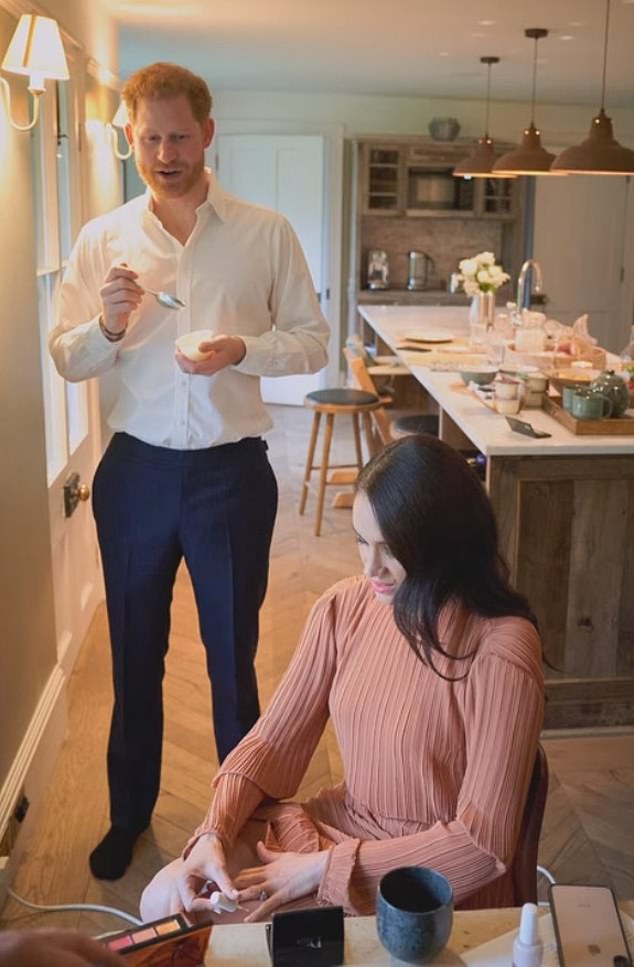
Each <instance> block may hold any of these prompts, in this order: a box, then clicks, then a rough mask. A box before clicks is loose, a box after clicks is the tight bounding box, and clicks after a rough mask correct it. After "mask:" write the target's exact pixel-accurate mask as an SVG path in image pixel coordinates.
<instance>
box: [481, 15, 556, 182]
mask: <svg viewBox="0 0 634 967" xmlns="http://www.w3.org/2000/svg"><path fill="white" fill-rule="evenodd" d="M524 36H525V37H529V38H530V39H531V40H534V41H535V49H534V53H533V91H532V95H531V123H530V124H529V126H528V127H527V128H524V131H523V134H522V141H521V143H520V145H519V147H518V148H513V149H512V150H511V151H507V152H506V154H503V155H502V157H501V158H498V160H497V161H496V162H495V164H494V165H493V174H494V175H497V174H510V175H551V174H565V172H563V171H561V172H559V171H558V172H552V171H551V170H550V166H551V164H552V163H553V161H554V160H555V155H554V154H551V153H550V151H546V149H545V148H544V147H542V141H541V135H540V131H539V129H538V128H536V127H535V82H536V78H537V42H538V41H539V40H541V38H542V37H547V36H548V31H547V30H546V29H545V28H544V27H528V28H527V29H526V30H525V31H524Z"/></svg>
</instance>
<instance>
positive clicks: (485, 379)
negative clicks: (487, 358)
mask: <svg viewBox="0 0 634 967" xmlns="http://www.w3.org/2000/svg"><path fill="white" fill-rule="evenodd" d="M497 372H498V370H497V367H496V366H482V367H480V368H479V369H461V370H460V378H461V379H462V382H463V383H464V384H465V386H468V385H469V383H476V385H477V386H488V385H489V383H492V382H493V380H494V379H495V377H496V375H497Z"/></svg>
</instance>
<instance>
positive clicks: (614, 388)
mask: <svg viewBox="0 0 634 967" xmlns="http://www.w3.org/2000/svg"><path fill="white" fill-rule="evenodd" d="M590 390H591V391H592V392H596V393H600V394H601V395H602V396H607V398H608V399H609V400H610V402H611V403H612V412H611V413H610V416H612V417H615V416H623V414H624V413H625V411H626V409H627V408H628V406H629V405H630V394H629V390H628V388H627V384H626V383H625V381H624V380H623V378H622V377H621V376H619V375H617V373H615V372H614V370H613V369H607V370H606V371H605V372H603V373H599V375H598V376H597V378H596V379H593V380H592V382H591V383H590Z"/></svg>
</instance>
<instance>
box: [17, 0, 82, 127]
mask: <svg viewBox="0 0 634 967" xmlns="http://www.w3.org/2000/svg"><path fill="white" fill-rule="evenodd" d="M2 70H5V71H9V72H10V73H11V74H25V75H27V76H28V78H29V87H28V90H29V93H30V94H31V97H32V98H33V118H32V120H31V121H30V122H29V123H28V124H18V123H17V122H16V121H14V120H13V118H12V117H11V88H10V87H9V84H8V81H6V80H5V78H4V77H0V88H1V89H2V90H3V91H4V93H5V97H6V99H7V112H8V115H9V121H10V123H11V125H12V126H13V127H14V128H15V129H16V130H17V131H30V130H31V128H34V127H35V125H36V124H37V119H38V117H39V113H40V102H39V99H40V96H41V95H42V94H43V93H44V91H45V90H46V86H45V80H47V79H48V80H55V81H67V80H68V78H69V73H68V64H67V63H66V55H65V54H64V46H63V44H62V38H61V37H60V34H59V27H58V26H57V23H56V22H55V20H52V19H51V18H50V17H38V16H35V15H34V14H28V13H25V14H22V16H21V17H20V19H19V21H18V25H17V27H16V28H15V32H14V34H13V37H12V38H11V40H10V42H9V46H8V48H7V52H6V54H5V55H4V60H3V61H2Z"/></svg>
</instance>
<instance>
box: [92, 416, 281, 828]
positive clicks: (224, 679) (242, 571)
mask: <svg viewBox="0 0 634 967" xmlns="http://www.w3.org/2000/svg"><path fill="white" fill-rule="evenodd" d="M266 450H267V446H266V443H264V441H263V440H261V439H251V438H249V439H245V440H241V441H240V442H239V443H230V444H226V445H224V446H218V447H210V448H208V449H205V450H184V451H183V450H170V449H167V448H164V447H155V446H150V445H149V444H147V443H142V442H141V441H140V440H137V439H135V438H134V437H131V436H128V435H127V434H125V433H117V434H115V435H114V437H113V438H112V440H111V442H110V444H109V446H108V448H107V450H106V452H105V454H104V456H103V458H102V460H101V463H100V464H99V467H98V468H97V473H96V475H95V480H94V485H93V510H94V514H95V520H96V523H97V534H98V538H99V546H100V549H101V555H102V566H103V572H104V578H105V585H106V603H107V609H108V621H109V625H110V638H111V645H112V667H113V683H114V710H113V715H112V724H111V729H110V739H109V743H108V782H109V787H110V816H111V822H112V824H113V825H114V826H119V827H122V828H125V829H129V830H130V831H132V832H140V831H141V830H142V829H145V827H146V826H147V825H148V823H149V822H150V819H151V816H152V810H153V808H154V804H155V802H156V799H157V796H158V792H159V786H160V774H161V747H162V739H163V695H162V682H163V675H164V671H165V655H166V653H167V649H168V637H169V629H170V604H171V601H172V591H173V586H174V579H175V576H176V570H177V568H178V565H179V563H180V562H181V560H182V558H183V557H184V558H185V562H186V564H187V568H188V570H189V573H190V575H191V579H192V584H193V587H194V593H195V597H196V605H197V608H198V617H199V622H200V634H201V637H202V640H203V643H204V646H205V650H206V655H207V672H208V674H209V679H210V681H211V693H212V701H213V720H214V732H215V737H216V747H217V750H218V756H219V758H220V760H221V761H222V759H224V757H225V756H226V755H227V753H228V752H230V751H231V749H232V748H233V747H234V745H236V743H237V742H238V741H239V740H240V739H241V738H242V736H243V735H245V734H246V732H248V730H249V729H250V728H251V726H252V725H253V723H254V722H255V721H256V719H257V717H258V715H259V714H260V707H259V702H258V691H257V681H256V677H255V669H254V665H253V663H254V658H255V652H256V648H257V642H258V612H259V609H260V606H261V604H262V602H263V600H264V595H265V593H266V585H267V579H268V566H269V551H270V546H271V537H272V534H273V525H274V523H275V515H276V512H277V483H276V480H275V476H274V474H273V471H272V469H271V466H270V464H269V461H268V458H267V455H266Z"/></svg>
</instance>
